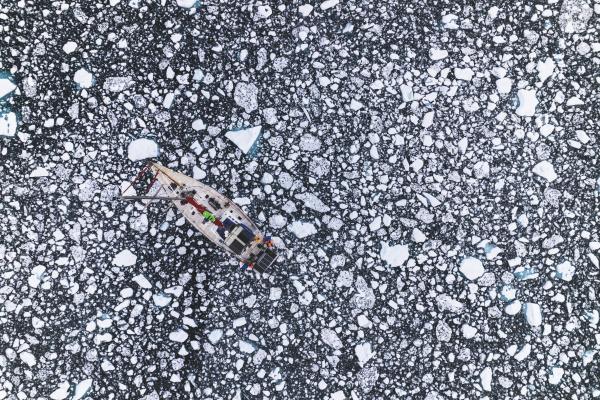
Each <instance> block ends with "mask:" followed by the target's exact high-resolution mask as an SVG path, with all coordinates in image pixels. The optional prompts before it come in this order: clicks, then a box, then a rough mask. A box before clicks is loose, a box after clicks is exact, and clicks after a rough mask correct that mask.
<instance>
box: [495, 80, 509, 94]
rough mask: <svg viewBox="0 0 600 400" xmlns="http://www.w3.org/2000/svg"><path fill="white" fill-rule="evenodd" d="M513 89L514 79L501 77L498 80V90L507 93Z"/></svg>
mask: <svg viewBox="0 0 600 400" xmlns="http://www.w3.org/2000/svg"><path fill="white" fill-rule="evenodd" d="M511 89H512V79H510V78H500V79H498V80H496V90H498V93H500V94H507V93H510V90H511Z"/></svg>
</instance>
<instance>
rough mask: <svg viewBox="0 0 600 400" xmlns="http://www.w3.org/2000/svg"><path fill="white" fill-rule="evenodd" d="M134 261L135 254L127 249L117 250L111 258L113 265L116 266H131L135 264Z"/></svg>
mask: <svg viewBox="0 0 600 400" xmlns="http://www.w3.org/2000/svg"><path fill="white" fill-rule="evenodd" d="M136 261H137V256H136V255H135V254H133V253H132V252H131V250H129V249H125V250H123V251H121V252H119V253H118V254H116V255H115V256H114V258H113V259H112V263H113V265H116V266H117V267H131V266H132V265H135V262H136Z"/></svg>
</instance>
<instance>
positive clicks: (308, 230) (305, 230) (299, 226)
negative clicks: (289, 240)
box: [288, 221, 317, 239]
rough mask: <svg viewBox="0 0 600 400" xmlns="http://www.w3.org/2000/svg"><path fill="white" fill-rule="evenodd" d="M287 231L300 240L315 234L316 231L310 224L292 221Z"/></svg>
mask: <svg viewBox="0 0 600 400" xmlns="http://www.w3.org/2000/svg"><path fill="white" fill-rule="evenodd" d="M288 230H289V231H290V232H292V233H293V234H294V235H296V237H297V238H299V239H302V238H305V237H307V236H310V235H314V234H315V233H317V229H316V228H315V226H314V225H313V224H311V223H310V222H302V221H294V222H292V223H291V225H289V226H288Z"/></svg>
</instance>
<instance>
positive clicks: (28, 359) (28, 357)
mask: <svg viewBox="0 0 600 400" xmlns="http://www.w3.org/2000/svg"><path fill="white" fill-rule="evenodd" d="M19 358H20V359H21V361H23V362H24V363H25V364H27V365H28V366H29V367H33V366H34V365H35V364H36V363H37V361H36V359H35V356H34V355H33V354H31V353H30V352H28V351H23V352H21V353H19Z"/></svg>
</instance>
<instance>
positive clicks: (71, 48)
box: [62, 42, 77, 54]
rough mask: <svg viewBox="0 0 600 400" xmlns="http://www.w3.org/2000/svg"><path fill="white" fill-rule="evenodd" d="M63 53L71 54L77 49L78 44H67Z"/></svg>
mask: <svg viewBox="0 0 600 400" xmlns="http://www.w3.org/2000/svg"><path fill="white" fill-rule="evenodd" d="M62 49H63V51H64V52H65V53H67V54H71V53H72V52H74V51H75V50H76V49H77V43H75V42H67V43H65V44H64V45H63V48H62Z"/></svg>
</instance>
